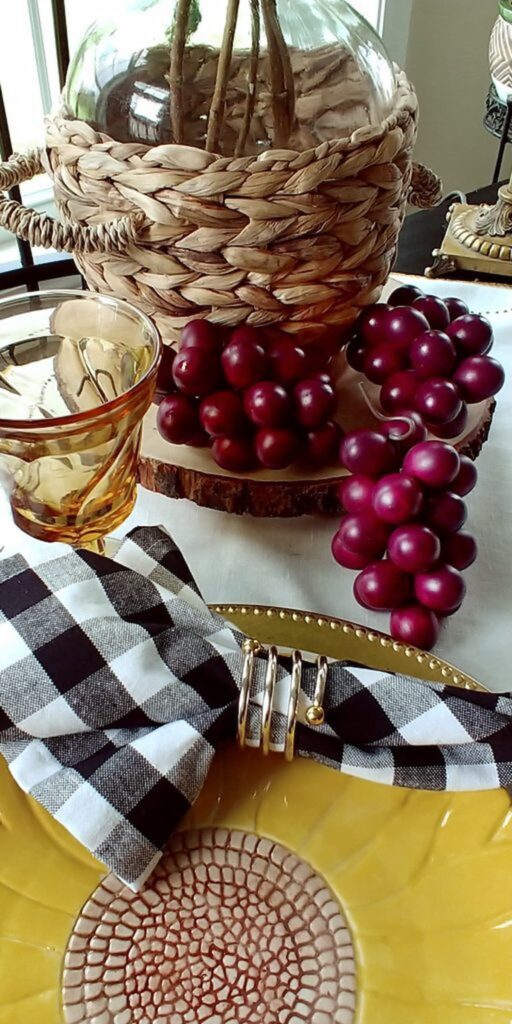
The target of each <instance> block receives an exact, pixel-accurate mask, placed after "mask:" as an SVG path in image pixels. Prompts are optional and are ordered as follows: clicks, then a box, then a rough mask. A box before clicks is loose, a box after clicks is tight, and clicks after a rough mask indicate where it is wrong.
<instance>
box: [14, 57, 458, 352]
mask: <svg viewBox="0 0 512 1024" xmlns="http://www.w3.org/2000/svg"><path fill="white" fill-rule="evenodd" d="M417 114H418V105H417V100H416V96H415V93H414V90H413V88H412V86H411V85H410V84H409V82H408V80H407V78H406V76H405V75H404V74H403V73H399V75H398V90H397V98H396V106H395V109H394V111H393V113H392V115H391V116H390V117H389V118H388V119H387V120H386V121H385V122H384V123H383V124H382V125H381V126H380V127H378V128H373V127H365V128H361V129H358V130H357V131H356V132H354V133H353V134H352V135H351V136H350V137H348V138H343V139H339V140H335V141H332V142H324V143H322V144H321V145H319V146H318V147H316V148H314V149H309V150H307V151H306V152H297V151H294V150H289V149H287V150H277V149H271V150H268V151H267V152H265V153H263V154H262V155H261V156H259V157H254V156H243V157H232V158H230V157H221V156H218V155H215V154H213V153H209V152H205V151H203V150H201V149H196V148H193V147H189V146H181V145H162V146H157V147H148V146H144V145H141V144H132V143H118V142H116V141H115V140H114V139H112V138H110V137H109V136H107V135H104V134H100V133H98V132H96V131H94V130H93V129H92V128H91V127H90V126H89V125H87V124H86V123H84V122H82V121H73V120H69V119H66V118H64V117H56V118H54V119H52V120H49V121H48V122H47V129H46V147H47V148H46V151H44V152H41V151H38V152H35V153H31V154H29V155H28V156H26V157H23V156H15V157H13V158H11V160H9V161H8V162H6V163H4V164H3V165H0V189H1V190H3V191H5V190H7V189H9V188H11V187H12V186H14V185H16V184H19V183H20V182H21V181H26V180H27V179H28V178H30V177H32V176H33V175H34V174H37V173H39V172H40V171H41V169H42V168H44V169H45V170H47V171H48V172H49V173H50V175H51V177H52V179H53V183H54V188H55V197H56V201H57V204H58V208H59V211H60V214H61V217H62V218H63V222H62V223H61V224H58V223H56V222H55V221H53V220H52V219H51V218H49V217H47V216H45V215H39V214H37V213H36V212H35V211H32V210H27V209H25V208H23V207H21V206H19V205H18V204H17V203H15V202H13V201H11V200H9V199H7V198H4V200H3V201H2V202H0V225H1V226H3V227H5V228H8V229H9V230H11V231H12V232H13V233H15V234H17V235H18V236H20V237H21V238H25V239H28V240H29V241H30V242H32V243H33V244H36V245H43V246H45V247H50V246H53V247H55V248H57V249H59V250H65V251H67V252H71V253H73V255H74V257H75V260H76V263H77V266H78V268H79V269H80V271H81V273H82V274H83V275H84V277H85V279H86V281H87V283H88V285H89V286H90V287H91V288H92V289H93V290H95V291H99V292H101V293H103V294H111V295H116V296H118V297H121V298H125V299H128V300H130V301H132V302H133V303H135V304H136V305H137V306H139V307H140V308H142V309H143V310H145V311H146V312H147V313H149V314H150V315H151V316H152V317H153V319H154V320H155V322H156V324H157V326H158V327H159V328H160V330H161V333H162V335H163V338H164V340H166V341H173V340H175V339H176V338H177V336H178V334H179V331H180V329H181V328H182V327H183V325H184V324H186V323H187V322H188V321H189V320H190V319H192V318H197V317H204V318H207V319H208V320H210V321H212V322H214V323H218V324H225V325H235V324H239V323H241V322H247V323H249V324H252V325H254V326H260V325H261V326H272V325H273V326H275V327H279V328H280V329H283V330H285V331H288V332H289V333H292V334H293V333H298V332H300V334H301V340H302V342H304V341H308V340H314V339H315V338H316V337H318V336H319V335H321V333H322V332H323V331H324V330H325V329H326V327H329V326H330V325H333V324H335V325H337V326H341V325H349V324H350V323H351V322H352V321H353V320H354V319H355V317H356V316H357V314H358V312H359V311H360V309H361V308H362V307H364V306H365V305H367V304H368V303H371V302H374V301H375V300H376V299H377V298H378V297H379V295H380V291H381V288H382V286H383V285H384V283H385V281H386V279H387V277H388V274H389V272H390V269H391V267H392V265H393V261H394V258H395V252H396V246H397V240H398V235H399V231H400V227H401V224H402V221H403V218H404V216H405V211H406V206H407V202H408V201H410V202H413V203H415V204H416V205H419V206H432V205H435V203H436V202H437V201H438V200H439V198H440V182H439V180H438V179H437V178H436V176H435V175H433V174H432V172H431V171H427V170H426V169H425V168H423V167H419V166H418V165H413V163H412V150H413V146H414V142H415V138H416V126H417Z"/></svg>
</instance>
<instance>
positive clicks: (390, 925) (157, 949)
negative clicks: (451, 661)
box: [0, 606, 512, 1024]
mask: <svg viewBox="0 0 512 1024" xmlns="http://www.w3.org/2000/svg"><path fill="white" fill-rule="evenodd" d="M222 611H223V613H225V614H227V615H228V616H229V618H230V619H231V620H233V621H236V622H237V623H238V624H239V625H243V627H244V629H245V630H246V631H247V632H250V633H252V634H254V635H255V636H257V637H258V638H259V639H261V640H262V641H265V640H269V641H270V640H271V641H273V642H276V643H279V645H280V646H283V647H287V648H290V647H291V648H294V647H302V648H303V649H306V650H310V651H312V652H315V651H321V652H322V653H326V654H329V655H332V656H333V657H338V658H341V657H344V658H357V659H358V660H364V661H365V662H367V663H368V662H370V663H371V664H374V665H375V666H379V665H380V667H382V668H386V669H387V668H390V669H394V670H395V671H397V672H402V671H404V670H405V668H406V667H407V671H409V673H413V672H414V674H417V675H420V674H421V675H424V676H426V677H428V678H432V677H437V678H439V679H446V681H448V682H451V683H453V684H455V685H459V686H467V685H475V686H478V683H477V682H476V681H475V680H471V679H468V678H467V677H465V676H463V675H462V673H457V672H456V670H455V669H454V668H453V667H452V666H449V665H447V664H446V663H444V662H442V661H441V660H440V659H435V658H431V657H430V656H427V655H422V654H421V652H419V651H415V650H414V649H413V648H403V647H402V645H399V644H398V645H397V644H394V643H393V642H392V641H389V638H385V637H381V636H380V635H379V634H374V633H370V632H369V631H367V630H363V629H360V628H359V627H357V626H354V625H353V624H350V623H343V622H341V621H340V620H331V619H326V618H323V619H322V618H320V617H318V616H313V615H305V614H303V613H299V612H293V611H281V610H279V609H267V608H249V607H245V608H235V607H234V606H228V607H224V606H223V608H222ZM371 638H373V639H371ZM382 641H388V642H386V643H383V642H382ZM511 845H512V814H511V812H510V797H509V795H508V794H507V793H505V792H503V791H494V792H487V793H486V792H481V793H428V792H419V791H408V790H401V789H397V788H392V787H387V786H381V785H377V784H375V783H371V782H366V781H364V780H360V779H355V778H351V777H349V776H346V775H342V774H341V773H340V772H337V771H334V770H332V769H329V768H326V767H323V766H320V765H317V764H315V763H313V762H309V761H306V760H304V759H297V760H296V761H294V762H293V763H291V764H288V763H286V762H285V760H284V758H282V757H279V756H277V755H274V756H272V755H271V756H270V757H268V758H265V757H263V756H262V755H261V753H260V752H258V751H249V750H244V751H239V750H238V749H236V748H234V747H233V748H230V749H229V750H226V751H224V752H223V753H222V754H220V755H219V756H218V757H217V759H216V761H215V763H214V766H213V769H212V771H211V772H210V775H209V777H208V780H207V783H206V786H205V788H204V791H203V793H202V794H201V796H200V798H199V800H198V801H197V803H196V805H195V807H194V808H193V809H192V811H191V812H190V813H189V814H188V816H187V818H186V820H185V821H184V822H183V823H182V826H181V827H180V829H179V831H178V832H177V833H176V834H175V835H174V837H173V838H172V839H171V840H170V842H169V844H168V847H167V849H166V852H165V854H164V857H163V859H162V861H161V862H160V864H159V866H158V867H157V869H156V870H155V872H154V874H153V876H152V877H151V879H150V880H149V882H148V884H147V886H146V887H145V889H144V890H143V891H142V892H141V893H140V894H134V893H132V892H131V891H130V890H128V889H127V888H126V887H124V886H123V885H122V884H121V883H120V882H119V881H118V880H116V879H115V878H114V877H113V876H112V875H106V874H105V870H104V868H103V867H102V865H101V864H99V863H98V862H97V861H96V860H94V858H93V857H92V856H90V855H89V854H88V853H87V852H86V851H85V850H84V849H83V848H82V847H81V846H80V845H79V844H78V843H77V842H76V841H75V840H74V839H72V838H71V837H70V836H69V834H68V833H67V832H66V831H65V830H64V829H63V827H62V826H61V825H59V824H58V823H56V822H55V821H54V820H53V819H52V818H51V817H50V815H49V814H48V813H47V812H46V811H44V810H42V808H41V807H39V806H38V805H37V804H36V803H35V801H33V800H32V799H31V798H29V797H27V796H25V795H24V794H23V793H22V791H21V790H20V789H19V788H18V786H17V785H16V784H15V783H14V781H13V780H12V779H11V777H10V775H9V773H8V770H7V767H6V765H5V764H4V762H3V761H1V762H0V1021H2V1024H21V1022H22V1021H29V1020H34V1021H37V1022H38V1024H63V1022H65V1024H82V1022H83V1024H85V1022H90V1024H133V1022H142V1024H149V1022H152V1021H156V1022H157V1024H198V1022H199V1024H238V1022H241V1024H244V1022H246V1024H411V1021H414V1024H441V1022H442V1024H505V1022H508V1021H509V1020H510V1016H511V1013H512V985H511V982H510V971H509V964H510V960H511V957H512V927H511V925H512V872H511V871H510V856H511V852H512V851H511Z"/></svg>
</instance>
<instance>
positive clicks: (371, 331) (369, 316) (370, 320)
mask: <svg viewBox="0 0 512 1024" xmlns="http://www.w3.org/2000/svg"><path fill="white" fill-rule="evenodd" d="M389 309H390V307H389V306H388V305H386V303H384V302H377V303H374V305H372V306H367V307H366V309H363V311H362V313H360V315H359V318H358V320H357V323H356V331H357V333H358V334H359V336H360V337H361V340H362V341H364V342H365V344H366V345H379V344H380V342H381V341H385V340H386V338H385V335H384V334H383V323H384V322H385V319H386V315H387V313H388V310H389Z"/></svg>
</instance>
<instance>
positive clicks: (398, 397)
mask: <svg viewBox="0 0 512 1024" xmlns="http://www.w3.org/2000/svg"><path fill="white" fill-rule="evenodd" d="M420 384H421V379H420V378H419V377H418V375H417V374H416V373H415V372H414V370H401V371H400V373H394V374H393V376H392V377H389V378H388V380H386V381H385V382H384V384H383V385H382V388H381V391H380V404H381V405H382V408H383V409H384V410H385V411H386V412H389V413H393V412H398V411H399V410H400V409H411V408H412V407H413V406H414V401H415V398H416V392H417V390H418V387H419V385H420Z"/></svg>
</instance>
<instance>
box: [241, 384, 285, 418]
mask: <svg viewBox="0 0 512 1024" xmlns="http://www.w3.org/2000/svg"><path fill="white" fill-rule="evenodd" d="M244 410H245V414H246V416H248V417H249V419H250V420H251V422H252V423H254V424H255V425H256V426H257V427H281V426H284V425H285V424H286V423H288V422H289V420H290V416H291V402H290V398H289V396H288V392H287V391H285V389H284V388H283V386H282V385H281V384H276V383H275V382H274V381H271V380H264V381H260V383H259V384H253V385H252V387H250V388H248V390H247V391H246V392H245V395H244Z"/></svg>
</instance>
